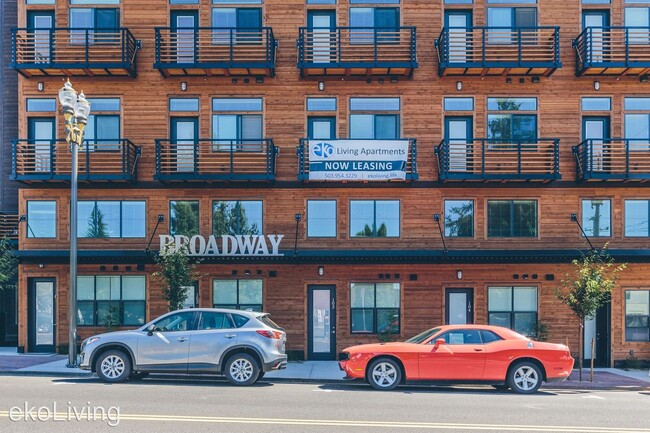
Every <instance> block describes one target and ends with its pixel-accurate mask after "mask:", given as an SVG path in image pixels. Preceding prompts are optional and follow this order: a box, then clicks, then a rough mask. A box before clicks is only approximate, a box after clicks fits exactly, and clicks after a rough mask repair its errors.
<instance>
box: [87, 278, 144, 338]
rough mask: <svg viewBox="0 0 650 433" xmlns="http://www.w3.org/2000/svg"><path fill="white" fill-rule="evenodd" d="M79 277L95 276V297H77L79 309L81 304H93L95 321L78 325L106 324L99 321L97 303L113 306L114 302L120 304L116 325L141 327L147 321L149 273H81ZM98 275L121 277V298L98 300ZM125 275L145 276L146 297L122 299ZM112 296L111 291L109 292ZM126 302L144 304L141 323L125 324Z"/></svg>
mask: <svg viewBox="0 0 650 433" xmlns="http://www.w3.org/2000/svg"><path fill="white" fill-rule="evenodd" d="M79 277H93V299H92V300H90V299H77V309H79V305H80V304H92V306H93V323H92V324H90V325H82V324H79V325H78V326H81V327H93V326H94V327H97V326H104V324H103V323H99V313H98V310H97V305H98V304H100V303H104V304H109V308H110V306H112V305H113V304H117V305H118V311H117V316H118V317H117V318H118V324H117V325H116V327H136V328H137V327H140V326H142V325H144V324H145V323H147V275H146V274H134V275H121V274H120V275H110V274H108V275H79ZM97 277H120V299H119V300H117V299H100V300H97ZM123 277H144V299H143V300H141V301H139V300H135V299H127V300H124V299H122V296H123V293H122V289H123V287H124V284H123V283H122V281H123ZM78 296H79V292H77V297H78ZM109 296H110V293H109ZM125 303H142V304H143V306H144V317H143V322H142V323H140V324H136V325H124V304H125Z"/></svg>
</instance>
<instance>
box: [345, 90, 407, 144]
mask: <svg viewBox="0 0 650 433" xmlns="http://www.w3.org/2000/svg"><path fill="white" fill-rule="evenodd" d="M399 110H400V99H399V98H350V112H351V114H350V138H352V139H370V140H382V139H384V140H390V139H395V138H399V136H400V120H399ZM390 111H393V112H394V111H397V112H398V113H397V114H395V113H392V114H388V113H386V112H390Z"/></svg>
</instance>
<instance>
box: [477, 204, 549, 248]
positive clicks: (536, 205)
mask: <svg viewBox="0 0 650 433" xmlns="http://www.w3.org/2000/svg"><path fill="white" fill-rule="evenodd" d="M498 201H505V202H509V203H510V205H509V206H510V210H509V211H510V218H511V219H510V221H509V232H510V235H509V236H491V235H490V202H498ZM522 201H523V202H533V203H535V234H534V235H533V236H515V235H514V231H515V229H514V226H513V221H512V218H513V217H514V205H515V202H522ZM485 207H486V210H485V222H486V224H485V231H486V236H485V237H486V238H487V239H539V199H536V198H534V199H528V198H516V199H507V198H492V199H490V198H486V200H485Z"/></svg>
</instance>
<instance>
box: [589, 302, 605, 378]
mask: <svg viewBox="0 0 650 433" xmlns="http://www.w3.org/2000/svg"><path fill="white" fill-rule="evenodd" d="M610 323H611V303H609V302H608V303H607V304H605V305H603V306H601V307H600V308H599V309H598V310H597V311H596V315H595V316H594V318H593V319H590V320H585V330H584V332H585V334H584V354H585V356H584V366H585V367H587V366H590V365H591V358H592V357H593V358H594V367H610V365H609V345H610ZM592 338H593V339H594V352H593V353H592V352H591V339H592Z"/></svg>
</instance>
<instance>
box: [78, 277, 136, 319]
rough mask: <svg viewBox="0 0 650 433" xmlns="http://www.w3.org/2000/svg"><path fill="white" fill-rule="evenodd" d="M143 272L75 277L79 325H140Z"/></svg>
mask: <svg viewBox="0 0 650 433" xmlns="http://www.w3.org/2000/svg"><path fill="white" fill-rule="evenodd" d="M145 292H146V278H145V277H144V275H128V276H127V275H121V276H120V275H93V276H80V277H77V319H78V323H79V325H80V326H105V327H108V326H109V324H110V326H139V325H144V322H145V299H146V297H145Z"/></svg>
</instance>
